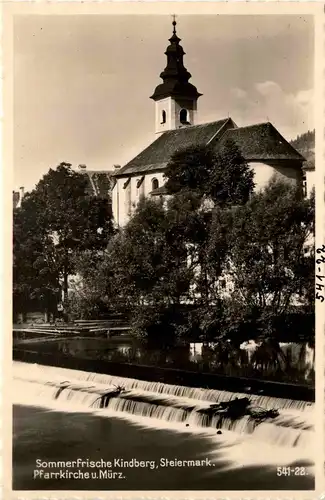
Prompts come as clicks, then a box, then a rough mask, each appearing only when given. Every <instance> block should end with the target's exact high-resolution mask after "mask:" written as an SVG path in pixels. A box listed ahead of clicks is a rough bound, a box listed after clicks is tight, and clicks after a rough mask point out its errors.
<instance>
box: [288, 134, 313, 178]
mask: <svg viewBox="0 0 325 500" xmlns="http://www.w3.org/2000/svg"><path fill="white" fill-rule="evenodd" d="M290 144H291V146H293V147H294V148H295V149H297V151H299V153H301V154H302V155H303V156H304V157H305V158H306V160H307V161H306V163H305V167H307V168H311V169H314V168H315V130H308V132H305V133H304V134H301V135H298V136H297V137H296V139H294V140H292V141H290Z"/></svg>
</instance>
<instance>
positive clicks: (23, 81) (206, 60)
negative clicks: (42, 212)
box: [14, 13, 314, 190]
mask: <svg viewBox="0 0 325 500" xmlns="http://www.w3.org/2000/svg"><path fill="white" fill-rule="evenodd" d="M171 14H172V13H171ZM171 22H172V17H171V16H167V15H150V16H149V15H133V16H127V15H76V16H74V15H60V16H59V15H47V16H43V15H28V16H27V15H26V16H24V15H20V16H16V18H15V23H14V188H18V187H20V186H24V187H25V189H26V190H30V189H32V188H33V187H34V185H35V184H36V183H37V182H38V181H39V180H40V178H41V177H42V176H43V175H44V174H46V173H47V171H48V170H49V168H55V167H56V166H57V165H58V164H59V163H60V162H62V161H65V162H69V163H71V164H72V166H73V168H77V167H78V165H79V164H86V165H87V168H88V169H89V170H97V169H98V170H112V167H113V165H114V164H119V165H124V164H125V163H126V162H127V161H129V160H131V159H132V158H133V157H134V156H136V155H137V154H138V153H139V152H140V151H141V150H142V149H143V148H144V147H146V146H147V145H148V144H150V143H151V142H152V141H153V140H154V139H155V130H154V113H155V107H154V102H153V101H152V100H151V99H149V97H150V95H152V93H153V91H154V89H155V87H156V86H157V85H158V84H159V83H161V82H162V80H161V79H160V78H159V74H160V73H161V71H162V70H163V69H164V68H165V66H166V56H165V55H164V52H165V50H166V47H167V45H168V43H169V42H168V38H170V36H171V34H172V25H171ZM177 34H178V36H179V37H180V38H181V39H182V42H181V45H182V46H183V48H184V50H185V53H186V55H185V57H184V63H185V67H186V68H187V69H188V70H189V71H190V73H191V74H192V79H191V80H190V81H191V83H193V85H195V86H196V87H197V89H198V91H199V92H200V93H202V94H203V96H202V97H200V98H199V101H198V123H205V122H209V121H214V120H218V119H222V118H225V117H227V116H230V117H231V118H232V119H233V120H234V121H235V123H236V124H237V125H238V126H244V125H249V124H253V123H260V122H265V121H271V122H272V123H273V124H274V125H275V127H276V128H277V129H278V130H279V131H280V133H281V134H283V135H284V137H285V138H286V139H287V140H290V139H293V138H295V137H296V136H297V135H298V134H301V133H303V132H305V131H307V130H309V129H312V128H314V123H313V87H314V82H313V79H314V69H313V68H314V26H313V18H312V16H291V15H282V16H270V15H267V16H266V15H265V16H264V15H257V16H251V15H243V16H234V15H223V16H221V15H204V16H203V15H202V16H199V15H184V16H178V17H177Z"/></svg>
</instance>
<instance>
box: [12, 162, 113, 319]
mask: <svg viewBox="0 0 325 500" xmlns="http://www.w3.org/2000/svg"><path fill="white" fill-rule="evenodd" d="M87 186H88V183H87V180H86V177H85V175H82V174H79V173H77V172H75V171H73V170H72V169H71V166H70V165H69V164H67V163H61V164H60V165H59V166H58V167H57V169H56V170H52V169H50V171H49V172H48V173H47V174H46V175H45V176H44V177H43V178H42V179H41V180H40V182H39V183H38V184H37V186H36V187H35V189H34V190H33V191H32V192H31V193H28V194H27V195H26V196H25V197H24V199H23V201H22V204H21V208H19V209H16V210H15V211H14V217H13V219H14V221H13V222H14V224H13V256H14V267H13V293H14V306H15V310H16V311H19V312H25V311H26V310H27V309H28V308H30V307H35V306H37V307H41V308H42V309H47V310H50V311H52V312H53V310H55V306H56V302H57V301H58V300H59V297H60V295H61V294H60V292H61V290H63V292H64V298H65V302H67V291H68V277H69V276H70V275H72V274H73V273H74V272H75V264H74V260H75V255H76V254H77V253H79V254H80V253H81V252H85V251H86V250H88V251H90V250H91V251H92V252H94V251H96V252H97V251H98V250H99V249H101V248H105V247H106V246H107V243H108V240H109V237H110V235H111V234H112V232H113V225H112V216H111V209H110V205H109V202H108V200H107V199H105V198H96V197H94V196H91V195H89V194H88V190H87ZM66 306H67V304H66Z"/></svg>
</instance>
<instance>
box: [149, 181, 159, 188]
mask: <svg viewBox="0 0 325 500" xmlns="http://www.w3.org/2000/svg"><path fill="white" fill-rule="evenodd" d="M151 188H152V191H153V190H154V189H158V188H159V181H158V179H152V181H151Z"/></svg>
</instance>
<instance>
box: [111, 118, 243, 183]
mask: <svg viewBox="0 0 325 500" xmlns="http://www.w3.org/2000/svg"><path fill="white" fill-rule="evenodd" d="M226 123H229V124H230V126H234V123H233V121H232V120H231V118H225V119H223V120H218V121H215V122H210V123H204V124H202V125H192V126H188V127H182V128H179V129H176V130H169V131H168V132H165V133H164V134H162V135H161V136H160V137H158V138H157V139H156V140H155V141H154V142H152V143H151V144H150V145H149V146H148V147H147V148H146V149H144V150H143V151H142V152H141V153H140V154H138V155H137V156H136V157H135V158H133V160H131V161H130V162H129V163H127V164H126V165H125V166H124V167H122V168H121V169H119V170H118V171H117V172H114V174H113V175H114V176H116V177H119V176H125V175H132V174H138V173H141V172H149V171H155V170H162V169H164V168H165V167H166V165H167V163H168V161H169V160H170V157H171V156H172V155H173V154H174V153H175V152H176V151H177V150H178V149H181V148H186V147H188V146H192V145H193V144H208V142H210V141H211V140H212V139H213V138H214V137H215V136H216V135H217V134H218V132H220V131H221V129H222V127H223V126H224V125H225V124H226Z"/></svg>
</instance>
